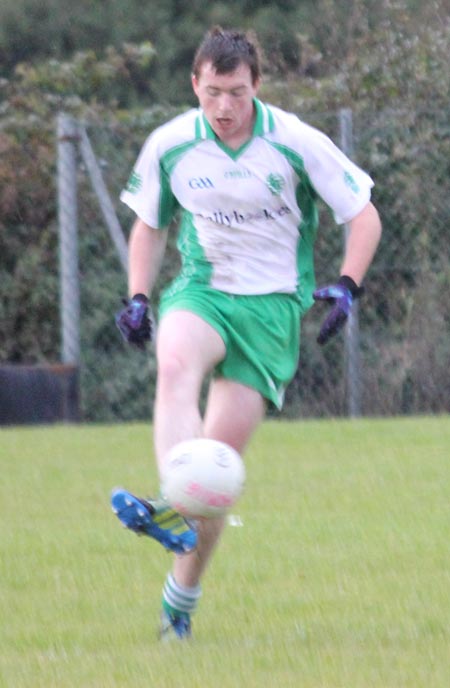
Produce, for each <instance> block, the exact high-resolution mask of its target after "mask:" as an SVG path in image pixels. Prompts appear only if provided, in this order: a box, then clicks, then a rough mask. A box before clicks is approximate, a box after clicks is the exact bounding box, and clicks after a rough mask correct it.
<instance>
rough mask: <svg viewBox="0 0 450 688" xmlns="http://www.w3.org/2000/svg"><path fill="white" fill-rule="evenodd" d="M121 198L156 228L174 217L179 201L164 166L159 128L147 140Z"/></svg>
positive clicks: (164, 224)
mask: <svg viewBox="0 0 450 688" xmlns="http://www.w3.org/2000/svg"><path fill="white" fill-rule="evenodd" d="M120 200H121V201H123V203H125V204H126V205H128V207H129V208H131V210H134V212H135V213H136V215H137V216H138V217H139V218H140V219H141V220H143V221H144V222H145V223H146V224H148V225H149V226H150V227H153V228H155V229H163V228H164V227H166V226H167V225H168V224H169V223H170V222H171V220H172V219H173V216H174V214H175V211H176V209H177V201H176V198H175V196H174V195H173V193H172V190H171V188H170V183H169V178H168V175H167V173H166V171H165V170H164V168H163V166H162V165H161V155H160V151H159V145H158V130H156V131H155V132H153V134H151V135H150V136H149V137H148V139H147V141H146V142H145V144H144V146H143V148H142V150H141V152H140V154H139V157H138V159H137V161H136V164H135V166H134V168H133V170H132V172H131V174H130V177H129V179H128V182H127V185H126V187H125V189H124V190H123V191H122V193H121V194H120Z"/></svg>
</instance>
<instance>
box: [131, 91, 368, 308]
mask: <svg viewBox="0 0 450 688" xmlns="http://www.w3.org/2000/svg"><path fill="white" fill-rule="evenodd" d="M255 107H256V120H255V125H254V130H253V136H252V138H251V139H250V140H249V141H247V142H246V143H245V144H244V145H243V146H242V147H241V148H240V149H239V150H231V149H229V148H228V147H227V146H225V145H223V144H222V143H221V141H220V140H218V139H217V137H216V136H215V134H214V132H213V130H212V128H211V127H210V125H209V123H208V121H207V120H206V118H205V116H204V114H203V112H202V110H198V109H195V110H190V111H188V112H186V113H184V114H183V115H180V116H178V117H176V118H175V119H173V120H171V121H170V122H168V123H167V124H165V125H163V126H162V127H159V128H158V129H156V130H155V131H154V132H153V133H152V134H151V135H150V136H149V138H148V140H147V141H146V143H145V145H144V147H143V149H142V151H141V154H140V156H139V158H138V161H137V163H136V166H135V168H134V170H133V172H132V174H131V176H130V179H129V182H128V185H127V188H126V189H125V190H124V191H123V192H122V195H121V199H122V200H123V201H124V202H125V203H126V204H127V205H128V206H130V208H132V210H134V211H135V213H136V214H137V215H138V217H140V218H141V219H142V220H143V221H144V222H145V223H147V224H148V225H150V226H151V227H154V228H161V229H162V228H164V227H166V226H167V225H168V224H169V223H170V222H171V220H172V219H173V217H174V214H175V213H176V211H177V210H178V209H179V208H181V211H182V220H181V226H180V234H179V238H178V248H179V250H180V253H181V256H182V273H181V276H182V280H183V279H187V280H192V279H194V280H195V281H197V282H198V281H200V282H203V283H207V284H208V285H209V286H211V287H213V288H215V289H219V290H221V291H224V292H228V293H231V294H268V293H276V292H281V293H298V295H299V296H300V299H301V301H302V303H303V306H304V308H307V307H309V305H310V304H311V293H312V290H313V285H314V270H313V243H314V238H315V234H316V228H317V209H316V204H315V200H316V197H317V195H318V196H320V197H321V198H322V199H323V200H324V201H325V203H326V204H327V205H328V206H329V207H330V208H331V209H332V211H333V212H334V215H335V218H336V221H337V222H338V223H343V222H347V221H349V220H351V219H352V218H353V217H355V215H357V214H358V213H359V212H360V211H361V210H362V209H363V208H364V206H365V205H366V204H367V203H368V201H369V199H370V189H371V187H372V186H373V182H372V180H371V179H370V177H369V176H368V175H367V174H366V173H365V172H363V171H362V170H361V169H359V168H358V167H357V166H356V165H355V164H354V163H352V162H351V161H350V160H349V159H348V158H347V157H346V156H345V155H344V154H343V153H342V152H341V151H340V150H339V149H338V148H337V147H336V146H335V145H334V144H333V143H332V142H331V141H330V139H329V138H327V137H326V136H325V135H324V134H322V133H321V132H320V131H318V130H317V129H314V128H313V127H311V126H309V125H307V124H305V123H304V122H302V121H301V120H299V119H298V117H297V116H295V115H293V114H290V113H287V112H284V111H283V110H280V109H279V108H277V107H273V106H269V105H266V104H263V103H262V102H261V101H259V100H256V99H255Z"/></svg>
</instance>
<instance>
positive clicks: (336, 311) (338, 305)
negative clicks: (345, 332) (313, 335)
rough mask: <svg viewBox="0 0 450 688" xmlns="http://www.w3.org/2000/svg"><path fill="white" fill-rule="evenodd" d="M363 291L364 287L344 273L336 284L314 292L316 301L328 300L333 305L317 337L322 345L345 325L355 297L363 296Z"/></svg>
mask: <svg viewBox="0 0 450 688" xmlns="http://www.w3.org/2000/svg"><path fill="white" fill-rule="evenodd" d="M363 292H364V289H363V288H362V287H358V285H357V284H356V282H354V281H353V280H352V278H351V277H347V275H342V277H340V278H339V280H338V281H337V283H336V284H330V285H328V286H327V287H321V288H320V289H316V291H315V292H314V293H313V298H314V299H315V300H316V301H326V302H327V303H329V304H330V305H331V306H332V309H331V311H330V313H329V315H328V317H327V318H326V319H325V321H324V323H323V325H322V327H321V328H320V332H319V336H318V337H317V342H318V343H319V344H320V345H321V346H322V345H323V344H326V343H327V341H328V340H329V339H330V338H331V337H334V335H335V334H337V333H338V332H339V330H341V329H342V328H343V327H344V325H345V323H346V320H347V318H348V315H349V313H350V310H351V307H352V303H353V299H355V298H358V297H359V296H361V295H362V293H363Z"/></svg>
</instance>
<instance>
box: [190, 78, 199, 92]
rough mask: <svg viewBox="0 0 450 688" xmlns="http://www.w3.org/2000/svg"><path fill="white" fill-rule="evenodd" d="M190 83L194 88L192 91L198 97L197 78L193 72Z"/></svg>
mask: <svg viewBox="0 0 450 688" xmlns="http://www.w3.org/2000/svg"><path fill="white" fill-rule="evenodd" d="M191 84H192V88H193V90H194V93H195V95H196V96H197V98H198V79H197V77H196V76H195V74H191Z"/></svg>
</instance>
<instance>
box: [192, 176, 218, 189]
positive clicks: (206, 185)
mask: <svg viewBox="0 0 450 688" xmlns="http://www.w3.org/2000/svg"><path fill="white" fill-rule="evenodd" d="M188 183H189V186H190V187H191V189H213V188H214V184H213V183H212V181H211V180H210V178H209V177H193V178H192V179H190V180H189V182H188Z"/></svg>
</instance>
